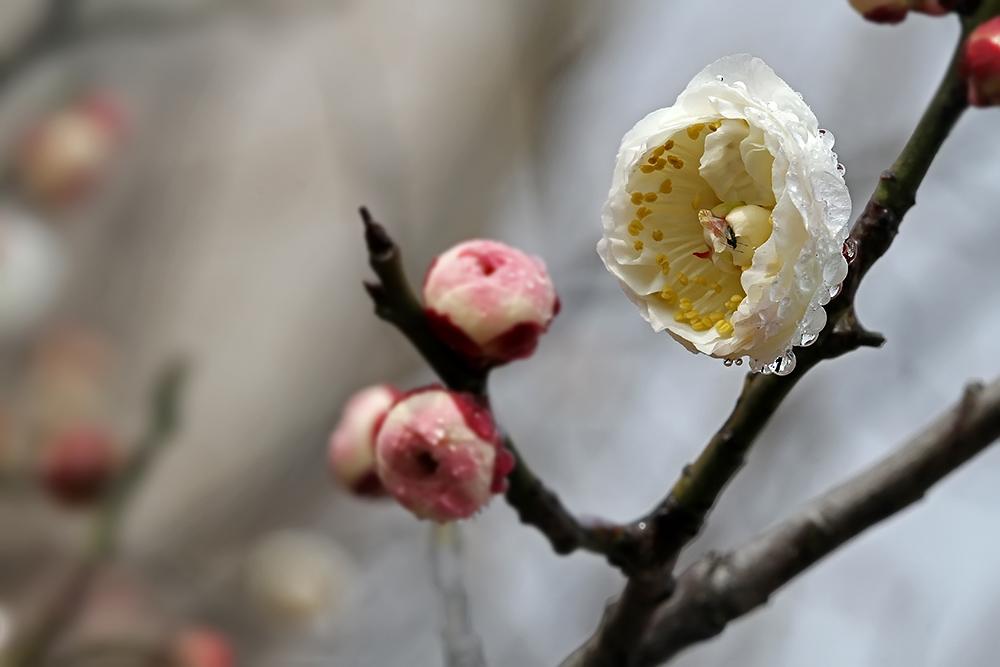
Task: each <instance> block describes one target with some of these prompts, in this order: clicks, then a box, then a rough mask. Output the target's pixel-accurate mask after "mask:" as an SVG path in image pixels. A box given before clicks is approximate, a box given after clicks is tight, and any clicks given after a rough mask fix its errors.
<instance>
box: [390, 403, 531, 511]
mask: <svg viewBox="0 0 1000 667" xmlns="http://www.w3.org/2000/svg"><path fill="white" fill-rule="evenodd" d="M375 458H376V461H377V465H378V475H379V477H380V478H381V480H382V483H383V484H384V485H385V488H386V489H387V490H388V491H389V493H391V494H392V495H393V496H394V497H395V498H396V500H398V501H399V503H400V504H401V505H403V506H404V507H406V508H407V509H408V510H410V511H411V512H413V513H414V514H415V515H417V516H418V517H420V518H422V519H432V520H434V521H437V522H441V523H443V522H447V521H452V520H455V519H465V518H468V517H470V516H472V515H473V514H475V513H476V512H477V511H478V510H479V509H480V508H482V507H483V506H484V505H486V503H487V502H489V500H490V497H491V496H492V495H493V494H494V493H499V492H501V491H503V490H504V489H505V488H506V486H507V481H506V477H507V474H508V473H509V472H510V471H511V470H512V469H513V467H514V458H513V456H512V455H511V453H510V452H509V451H507V450H506V449H505V448H504V447H503V445H502V444H501V443H500V436H499V433H498V432H497V428H496V426H495V424H494V421H493V417H492V416H491V414H490V412H489V410H488V409H487V408H486V407H484V406H483V405H481V404H480V403H479V401H478V400H477V399H476V398H474V397H473V396H470V395H468V394H460V393H456V392H452V391H448V390H446V389H443V388H441V387H427V388H424V389H418V390H416V391H414V392H412V393H411V394H409V395H408V396H405V397H403V398H402V399H400V401H399V402H397V403H396V404H395V405H394V406H393V408H392V409H391V410H390V411H389V414H388V415H386V417H385V420H384V421H383V422H382V425H381V427H380V428H379V430H378V435H377V436H376V438H375Z"/></svg>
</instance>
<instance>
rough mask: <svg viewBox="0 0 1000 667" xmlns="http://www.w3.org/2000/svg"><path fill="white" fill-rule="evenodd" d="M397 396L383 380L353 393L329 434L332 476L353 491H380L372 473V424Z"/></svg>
mask: <svg viewBox="0 0 1000 667" xmlns="http://www.w3.org/2000/svg"><path fill="white" fill-rule="evenodd" d="M398 397H399V391H398V390H397V389H396V388H394V387H391V386H389V385H386V384H381V385H375V386H373V387H368V388H366V389H362V390H361V391H359V392H357V393H356V394H354V395H353V396H352V397H351V398H350V400H348V401H347V404H346V405H345V406H344V411H343V413H342V414H341V417H340V422H339V423H338V424H337V427H336V428H335V429H334V431H333V433H332V434H331V435H330V445H329V448H328V461H329V465H330V471H331V472H332V473H333V476H334V477H335V478H336V479H337V480H338V481H340V483H341V484H343V485H344V486H345V487H347V488H348V489H350V490H351V491H352V492H354V493H356V494H358V495H363V496H377V495H381V494H382V493H383V489H382V483H381V482H379V479H378V475H376V474H375V427H376V426H377V425H378V423H379V422H380V421H381V420H382V418H383V417H384V416H385V414H386V412H388V411H389V408H390V407H392V404H393V403H394V402H395V401H396V399H397V398H398Z"/></svg>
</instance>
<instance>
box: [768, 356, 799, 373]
mask: <svg viewBox="0 0 1000 667" xmlns="http://www.w3.org/2000/svg"><path fill="white" fill-rule="evenodd" d="M771 370H772V371H774V374H775V375H788V374H790V373H791V372H792V371H794V370H795V353H794V352H792V351H791V350H789V351H788V352H785V354H784V356H782V357H779V358H778V359H775V360H774V363H773V364H771Z"/></svg>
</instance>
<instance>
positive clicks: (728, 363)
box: [722, 359, 733, 366]
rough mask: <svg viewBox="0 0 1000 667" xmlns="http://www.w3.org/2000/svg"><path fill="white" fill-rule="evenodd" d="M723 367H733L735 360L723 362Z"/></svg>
mask: <svg viewBox="0 0 1000 667" xmlns="http://www.w3.org/2000/svg"><path fill="white" fill-rule="evenodd" d="M722 365H723V366H732V365H733V360H732V359H726V360H725V361H723V362H722Z"/></svg>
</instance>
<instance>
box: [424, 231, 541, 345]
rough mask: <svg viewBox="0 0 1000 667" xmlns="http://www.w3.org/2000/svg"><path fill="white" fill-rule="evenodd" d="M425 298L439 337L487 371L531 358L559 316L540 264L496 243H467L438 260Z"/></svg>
mask: <svg viewBox="0 0 1000 667" xmlns="http://www.w3.org/2000/svg"><path fill="white" fill-rule="evenodd" d="M423 296H424V305H425V307H426V309H427V315H428V317H429V318H430V320H431V325H432V326H433V327H434V330H435V331H436V332H437V334H438V336H440V337H441V338H442V339H443V340H444V341H445V342H447V343H448V344H449V345H451V347H453V348H454V349H456V350H458V351H459V352H461V353H462V354H463V355H465V356H466V357H468V358H470V359H472V360H474V361H477V362H481V363H484V364H486V365H497V364H502V363H506V362H508V361H512V360H514V359H522V358H525V357H528V356H531V354H532V352H534V351H535V347H536V346H537V345H538V339H539V337H540V336H541V335H542V334H543V333H544V332H545V331H546V329H548V326H549V324H550V323H551V322H552V318H554V317H555V316H556V314H557V313H558V312H559V299H558V298H557V296H556V291H555V287H554V286H553V285H552V279H551V278H550V277H549V274H548V271H547V270H546V269H545V264H544V263H543V262H542V260H540V259H538V258H537V257H531V256H529V255H526V254H525V253H523V252H521V251H520V250H517V249H516V248H511V247H510V246H508V245H504V244H503V243H498V242H496V241H486V240H473V241H465V242H464V243H460V244H458V245H457V246H455V247H453V248H451V249H450V250H448V251H447V252H445V253H444V254H442V255H440V256H439V257H438V258H437V259H435V260H434V263H433V264H432V265H431V268H430V270H429V271H428V272H427V277H426V279H425V280H424V288H423Z"/></svg>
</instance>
